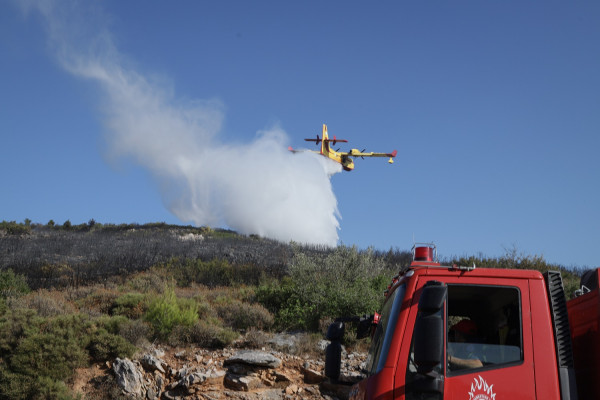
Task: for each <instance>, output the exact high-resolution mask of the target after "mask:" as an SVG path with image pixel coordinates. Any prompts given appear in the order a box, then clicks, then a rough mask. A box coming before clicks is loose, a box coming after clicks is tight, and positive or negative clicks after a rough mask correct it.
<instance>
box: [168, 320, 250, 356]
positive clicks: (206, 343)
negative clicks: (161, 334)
mask: <svg viewBox="0 0 600 400" xmlns="http://www.w3.org/2000/svg"><path fill="white" fill-rule="evenodd" d="M238 337H239V334H238V333H237V332H234V331H233V330H231V329H229V328H224V327H222V326H220V325H219V322H218V321H217V320H214V319H210V318H209V319H204V320H200V321H197V322H196V323H195V324H194V325H192V326H179V327H177V328H176V329H175V330H174V331H173V334H172V335H171V337H170V338H169V339H170V342H171V343H172V344H184V343H195V344H197V345H198V346H200V347H206V348H215V349H216V348H223V347H226V346H229V345H230V344H231V343H232V342H233V341H234V340H235V339H237V338H238Z"/></svg>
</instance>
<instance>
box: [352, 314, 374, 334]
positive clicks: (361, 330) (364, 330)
mask: <svg viewBox="0 0 600 400" xmlns="http://www.w3.org/2000/svg"><path fill="white" fill-rule="evenodd" d="M373 324H375V315H363V316H362V317H360V319H359V321H358V327H357V328H356V338H357V339H362V338H366V337H367V336H369V335H370V334H371V330H372V328H373Z"/></svg>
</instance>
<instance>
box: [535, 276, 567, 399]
mask: <svg viewBox="0 0 600 400" xmlns="http://www.w3.org/2000/svg"><path fill="white" fill-rule="evenodd" d="M529 298H530V301H531V327H532V328H531V332H532V336H531V339H532V340H533V343H534V349H533V350H534V354H533V356H534V362H535V367H536V368H535V392H536V396H537V397H536V398H537V399H560V384H559V380H558V363H557V361H556V348H555V343H554V329H553V327H552V317H551V315H550V306H549V303H548V293H547V289H546V285H545V283H544V281H543V280H532V281H530V296H529Z"/></svg>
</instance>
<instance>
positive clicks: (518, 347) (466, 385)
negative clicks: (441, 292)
mask: <svg viewBox="0 0 600 400" xmlns="http://www.w3.org/2000/svg"><path fill="white" fill-rule="evenodd" d="M445 278H446V279H445V280H446V282H444V283H445V284H447V288H448V290H447V299H446V302H445V306H444V308H443V310H442V312H443V313H445V316H444V327H445V328H444V335H445V338H444V346H443V348H444V351H443V356H442V360H441V361H442V362H441V363H440V366H439V367H438V369H439V371H440V373H441V374H443V375H444V376H443V388H442V392H443V399H444V400H492V399H512V400H519V399H523V400H525V399H527V400H530V399H535V396H536V394H535V383H534V382H535V377H534V368H533V351H532V342H531V337H532V335H531V323H530V322H529V323H528V322H527V321H528V320H529V315H530V307H529V301H528V299H529V289H528V284H527V280H521V279H494V283H496V284H495V285H482V284H479V283H478V281H477V279H474V278H466V277H464V276H462V277H456V278H455V277H445ZM488 281H489V279H488ZM415 301H418V300H416V299H415ZM411 316H412V315H411ZM417 318H418V317H417ZM417 322H418V321H417ZM526 338H529V340H527V339H526ZM413 343H414V338H413ZM411 347H412V346H411ZM411 353H412V350H411ZM410 357H412V354H411V355H409V360H408V361H407V364H405V365H407V368H406V369H404V368H402V369H403V370H405V371H406V382H407V391H406V399H407V400H412V399H423V398H426V399H441V398H442V393H439V394H436V393H433V394H431V393H430V394H427V395H425V396H424V394H423V393H418V391H417V392H413V391H412V390H411V388H410V382H413V381H415V374H418V372H416V368H415V367H414V366H413V367H412V368H411V365H410V364H411V359H410ZM442 364H443V365H442Z"/></svg>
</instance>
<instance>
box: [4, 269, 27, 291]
mask: <svg viewBox="0 0 600 400" xmlns="http://www.w3.org/2000/svg"><path fill="white" fill-rule="evenodd" d="M29 292H30V289H29V285H27V281H26V280H25V276H24V275H18V274H15V273H14V272H13V270H12V269H9V270H6V271H0V297H2V298H7V297H18V296H22V295H24V294H27V293H29Z"/></svg>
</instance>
